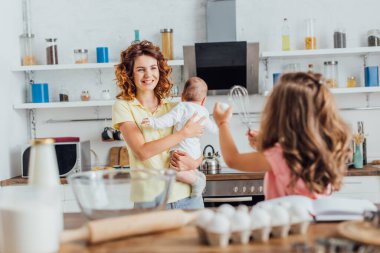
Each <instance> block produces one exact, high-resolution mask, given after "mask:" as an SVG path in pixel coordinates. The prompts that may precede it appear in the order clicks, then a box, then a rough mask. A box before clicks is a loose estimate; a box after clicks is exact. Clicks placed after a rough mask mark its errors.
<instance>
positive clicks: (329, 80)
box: [323, 61, 338, 88]
mask: <svg viewBox="0 0 380 253" xmlns="http://www.w3.org/2000/svg"><path fill="white" fill-rule="evenodd" d="M323 65H324V75H325V78H326V85H327V87H329V88H337V87H338V62H337V61H325V62H324V63H323Z"/></svg>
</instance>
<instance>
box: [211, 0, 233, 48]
mask: <svg viewBox="0 0 380 253" xmlns="http://www.w3.org/2000/svg"><path fill="white" fill-rule="evenodd" d="M206 20H207V41H208V42H223V41H236V38H237V36H236V0H208V1H207V8H206Z"/></svg>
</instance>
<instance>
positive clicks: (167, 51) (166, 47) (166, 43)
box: [161, 29, 173, 60]
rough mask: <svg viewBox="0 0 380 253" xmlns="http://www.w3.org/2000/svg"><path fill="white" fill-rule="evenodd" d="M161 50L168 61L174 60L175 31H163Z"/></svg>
mask: <svg viewBox="0 0 380 253" xmlns="http://www.w3.org/2000/svg"><path fill="white" fill-rule="evenodd" d="M161 44H162V47H161V50H162V54H163V55H164V57H165V58H166V59H167V60H173V29H161Z"/></svg>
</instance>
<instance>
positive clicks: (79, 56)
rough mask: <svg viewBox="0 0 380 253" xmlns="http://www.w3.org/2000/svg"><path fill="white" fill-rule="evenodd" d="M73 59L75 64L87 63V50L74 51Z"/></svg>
mask: <svg viewBox="0 0 380 253" xmlns="http://www.w3.org/2000/svg"><path fill="white" fill-rule="evenodd" d="M74 58H75V63H76V64H82V63H88V50H87V49H75V50H74Z"/></svg>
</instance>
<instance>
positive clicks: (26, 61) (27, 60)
mask: <svg viewBox="0 0 380 253" xmlns="http://www.w3.org/2000/svg"><path fill="white" fill-rule="evenodd" d="M20 42H21V55H22V59H21V65H23V66H29V65H36V64H37V59H36V57H35V56H34V54H33V47H34V34H31V33H27V34H22V35H20Z"/></svg>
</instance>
